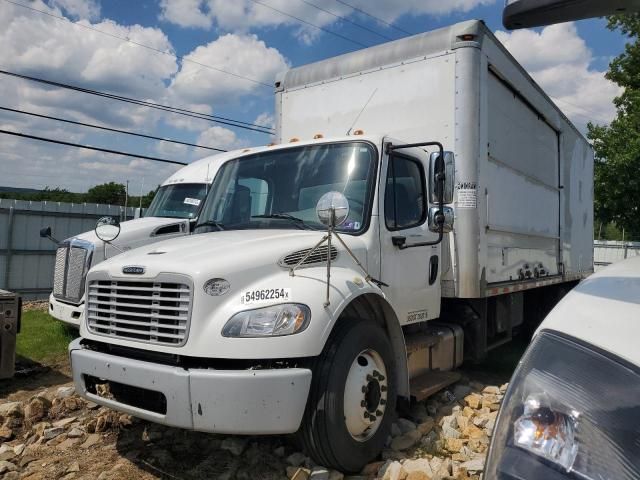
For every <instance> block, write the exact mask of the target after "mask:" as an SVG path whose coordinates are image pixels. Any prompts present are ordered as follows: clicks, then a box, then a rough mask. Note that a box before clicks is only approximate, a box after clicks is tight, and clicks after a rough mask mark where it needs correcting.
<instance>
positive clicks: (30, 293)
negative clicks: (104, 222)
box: [0, 199, 135, 299]
mask: <svg viewBox="0 0 640 480" xmlns="http://www.w3.org/2000/svg"><path fill="white" fill-rule="evenodd" d="M134 211H135V208H133V207H130V208H128V209H127V218H133V214H134ZM124 213H125V212H124V208H123V207H120V206H117V205H99V204H87V203H83V204H73V203H60V202H30V201H23V200H4V199H0V289H4V290H9V291H13V292H20V293H22V294H23V296H24V297H25V298H31V299H34V298H46V297H47V296H48V295H49V292H51V288H52V282H53V266H54V260H55V253H56V246H55V245H54V243H53V242H51V241H50V240H48V239H46V238H40V229H41V228H43V227H48V226H50V227H51V231H52V235H53V236H54V237H55V238H57V239H58V240H63V239H65V238H69V237H72V236H74V235H77V234H79V233H82V232H86V231H88V230H93V228H94V226H95V223H96V220H97V219H98V218H100V217H103V216H105V215H111V216H118V217H120V218H121V219H122V220H124V218H125V215H124Z"/></svg>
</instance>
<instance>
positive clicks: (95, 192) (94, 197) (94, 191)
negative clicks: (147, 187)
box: [85, 182, 126, 205]
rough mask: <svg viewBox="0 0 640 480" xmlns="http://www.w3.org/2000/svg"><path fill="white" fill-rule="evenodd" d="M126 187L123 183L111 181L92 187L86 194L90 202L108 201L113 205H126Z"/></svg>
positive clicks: (86, 199)
mask: <svg viewBox="0 0 640 480" xmlns="http://www.w3.org/2000/svg"><path fill="white" fill-rule="evenodd" d="M125 196H126V188H125V186H124V185H123V184H121V183H115V182H109V183H102V184H100V185H96V186H95V187H91V188H90V189H89V190H88V191H87V194H86V196H85V201H86V202H89V203H108V204H111V205H124V199H125Z"/></svg>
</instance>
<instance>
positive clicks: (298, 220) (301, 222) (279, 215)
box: [251, 213, 315, 230]
mask: <svg viewBox="0 0 640 480" xmlns="http://www.w3.org/2000/svg"><path fill="white" fill-rule="evenodd" d="M251 218H278V219H281V220H291V221H293V222H295V223H296V225H298V226H299V227H300V228H302V229H307V230H315V228H313V227H312V226H311V225H309V224H307V223H306V222H305V221H304V220H303V219H301V218H298V217H294V216H293V215H290V214H288V213H271V214H268V215H251Z"/></svg>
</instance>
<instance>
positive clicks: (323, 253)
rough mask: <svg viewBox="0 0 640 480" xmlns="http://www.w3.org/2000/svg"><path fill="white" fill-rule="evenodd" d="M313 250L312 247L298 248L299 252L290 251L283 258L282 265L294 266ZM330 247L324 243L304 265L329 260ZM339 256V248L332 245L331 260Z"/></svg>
mask: <svg viewBox="0 0 640 480" xmlns="http://www.w3.org/2000/svg"><path fill="white" fill-rule="evenodd" d="M310 251H311V249H310V248H306V249H304V250H298V251H297V252H293V253H290V254H289V255H287V256H286V257H284V258H283V259H282V260H280V265H282V266H286V267H293V266H295V265H297V264H298V262H299V261H300V260H302V259H303V258H304V257H305V255H307V254H308V253H309V252H310ZM328 251H329V250H328V247H327V246H326V245H322V246H320V247H318V248H316V251H315V252H313V253H312V254H311V255H309V257H308V258H307V259H306V260H305V261H304V262H303V263H302V265H310V264H313V263H326V261H327V252H328ZM337 257H338V249H337V248H336V247H333V246H332V247H331V261H333V260H335V259H336V258H337Z"/></svg>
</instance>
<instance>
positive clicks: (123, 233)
mask: <svg viewBox="0 0 640 480" xmlns="http://www.w3.org/2000/svg"><path fill="white" fill-rule="evenodd" d="M187 224H188V220H184V219H180V218H163V217H143V218H136V219H134V220H127V221H126V222H122V223H121V224H120V235H118V238H116V239H115V240H114V241H113V244H114V245H116V246H118V247H120V248H123V249H126V248H127V247H130V248H135V247H132V246H131V245H130V244H131V243H137V242H139V241H140V240H143V239H148V238H149V237H156V236H158V237H162V235H163V234H172V235H176V234H182V235H184V234H186V233H187V232H188V229H187ZM174 225H175V228H171V229H167V228H166V227H170V226H174ZM163 227H165V228H163ZM159 229H162V230H171V231H170V232H165V233H163V231H162V230H160V231H159ZM73 238H77V239H79V240H85V241H87V242H91V243H93V244H94V245H96V246H97V245H102V240H100V239H99V238H98V237H97V236H96V233H95V232H94V231H93V230H90V231H88V232H84V233H81V234H79V235H76V236H75V237H73Z"/></svg>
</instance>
